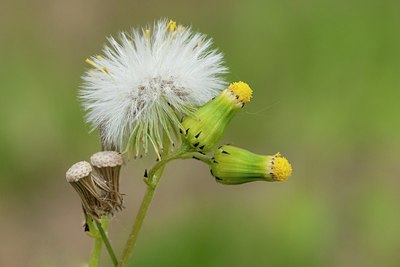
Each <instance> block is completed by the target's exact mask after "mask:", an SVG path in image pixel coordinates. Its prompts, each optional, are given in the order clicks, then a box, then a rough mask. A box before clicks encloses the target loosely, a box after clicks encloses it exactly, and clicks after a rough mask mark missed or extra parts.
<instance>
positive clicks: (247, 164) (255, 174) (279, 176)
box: [210, 145, 292, 184]
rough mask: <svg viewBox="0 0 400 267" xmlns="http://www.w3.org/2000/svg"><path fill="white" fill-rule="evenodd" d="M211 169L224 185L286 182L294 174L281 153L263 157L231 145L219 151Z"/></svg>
mask: <svg viewBox="0 0 400 267" xmlns="http://www.w3.org/2000/svg"><path fill="white" fill-rule="evenodd" d="M210 167H211V173H212V175H213V176H214V177H215V178H216V181H217V182H218V183H222V184H243V183H248V182H253V181H268V182H274V181H285V180H287V179H288V177H289V176H290V175H291V174H292V166H291V165H290V163H289V162H288V161H287V159H286V158H284V157H282V156H281V155H280V153H277V154H275V155H273V156H262V155H257V154H254V153H252V152H250V151H247V150H245V149H241V148H238V147H234V146H231V145H226V146H221V147H220V148H218V149H217V151H216V152H215V154H214V157H213V158H212V162H211V165H210Z"/></svg>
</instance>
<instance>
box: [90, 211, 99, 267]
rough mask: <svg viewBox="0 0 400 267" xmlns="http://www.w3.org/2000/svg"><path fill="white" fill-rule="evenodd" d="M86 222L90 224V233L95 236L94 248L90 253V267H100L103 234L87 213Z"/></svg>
mask: <svg viewBox="0 0 400 267" xmlns="http://www.w3.org/2000/svg"><path fill="white" fill-rule="evenodd" d="M86 223H87V224H88V226H89V235H90V236H92V237H93V239H94V244H93V248H92V252H91V253H90V259H89V267H98V266H99V261H100V255H101V248H102V245H103V241H102V240H101V236H100V235H99V233H98V231H97V230H96V228H95V226H94V224H93V220H92V218H90V216H89V215H86Z"/></svg>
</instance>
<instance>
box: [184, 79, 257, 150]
mask: <svg viewBox="0 0 400 267" xmlns="http://www.w3.org/2000/svg"><path fill="white" fill-rule="evenodd" d="M252 92H253V91H252V90H251V88H250V86H249V85H248V84H246V83H244V82H237V83H232V84H231V85H230V86H229V87H228V88H227V89H225V90H224V91H222V93H221V94H220V95H219V96H217V97H216V98H214V99H212V100H211V101H209V102H208V103H206V104H205V105H204V106H202V107H200V108H199V109H198V110H196V111H195V112H194V113H193V115H192V116H188V117H186V118H185V119H184V120H183V122H182V126H183V127H184V128H183V129H184V131H183V132H182V133H183V134H184V136H185V138H186V140H187V141H188V142H189V144H191V146H192V147H193V148H195V149H196V150H198V151H200V152H209V151H211V150H212V149H214V148H215V146H216V145H217V144H218V142H219V140H220V139H221V137H222V135H223V133H224V131H225V129H226V127H227V126H228V124H229V122H230V121H231V120H232V118H233V117H234V116H235V114H236V113H237V111H239V110H240V109H241V108H242V107H243V106H244V105H245V103H247V102H249V101H250V99H251V95H252Z"/></svg>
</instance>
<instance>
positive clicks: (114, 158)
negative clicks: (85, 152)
mask: <svg viewBox="0 0 400 267" xmlns="http://www.w3.org/2000/svg"><path fill="white" fill-rule="evenodd" d="M90 163H91V164H92V165H93V166H95V167H97V168H105V167H116V166H121V165H122V164H123V159H122V156H121V154H120V153H118V152H116V151H101V152H97V153H95V154H93V155H92V156H91V157H90Z"/></svg>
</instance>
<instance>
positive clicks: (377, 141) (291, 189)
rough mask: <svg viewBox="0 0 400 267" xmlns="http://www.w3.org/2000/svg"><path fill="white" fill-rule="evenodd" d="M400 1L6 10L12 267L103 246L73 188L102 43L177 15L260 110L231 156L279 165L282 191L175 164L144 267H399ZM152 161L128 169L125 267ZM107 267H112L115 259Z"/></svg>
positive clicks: (73, 259) (58, 261)
mask: <svg viewBox="0 0 400 267" xmlns="http://www.w3.org/2000/svg"><path fill="white" fill-rule="evenodd" d="M399 10H400V2H399V1H390V0H383V1H361V0H355V1H344V0H336V1H335V0H326V1H317V0H303V1H289V0H284V1H277V0H266V1H262V0H247V1H228V0H221V1H211V0H203V1H193V2H189V1H182V0H181V1H177V0H171V1H95V0H87V1H78V0H71V1H61V0H53V1H51V0H37V1H21V0H20V1H12V0H2V1H1V3H0V33H1V34H0V59H1V61H0V81H1V83H0V84H1V85H0V86H1V97H0V122H1V127H0V238H1V240H2V242H1V244H0V266H27V267H29V266H43V267H52V266H57V267H58V266H61V267H63V266H68V267H70V266H83V264H84V263H85V262H86V260H87V259H88V255H89V252H90V249H91V240H90V239H89V238H88V237H86V236H85V234H84V232H83V231H82V221H83V217H82V214H81V209H80V204H79V199H78V196H77V195H76V193H75V192H74V191H73V189H72V187H70V186H69V185H68V184H67V183H66V181H65V178H64V174H65V171H66V170H67V169H68V168H69V166H70V165H72V164H73V163H74V162H76V161H79V160H83V159H88V158H89V156H90V155H91V154H92V153H93V152H95V151H97V150H98V149H99V145H98V141H97V136H96V134H88V130H89V126H87V125H85V123H84V121H83V119H82V116H83V112H82V109H81V107H80V105H79V103H78V101H77V90H78V88H79V86H80V84H81V80H80V76H81V75H82V74H83V72H84V70H85V69H86V68H88V66H87V65H86V64H85V63H84V60H85V58H86V57H87V56H89V55H93V54H97V53H99V51H100V50H101V48H102V44H104V43H105V37H106V36H109V35H115V34H116V33H117V32H118V31H120V30H128V29H130V28H131V27H132V26H139V25H146V24H147V23H151V22H152V21H154V20H155V19H158V18H161V17H168V18H173V19H175V20H177V21H178V22H179V23H182V24H189V25H190V24H191V25H193V27H194V29H195V30H198V31H201V32H204V33H206V34H208V36H210V37H212V38H213V39H214V41H215V46H216V47H218V48H219V49H220V50H221V51H223V52H224V54H225V59H226V63H227V65H228V66H229V68H230V74H228V75H227V79H228V80H229V81H236V80H244V81H247V82H248V83H249V84H250V85H251V86H252V88H253V89H254V91H255V93H254V99H253V101H252V102H251V103H250V104H249V105H247V107H246V109H245V110H244V111H242V112H241V113H240V114H239V115H238V116H237V117H236V118H235V119H234V121H233V122H232V124H231V125H230V128H229V130H228V131H227V133H226V136H225V137H224V140H223V142H222V143H226V142H229V143H233V144H235V145H238V146H241V147H246V148H249V149H251V150H253V151H254V152H257V153H262V154H273V153H276V152H277V151H280V152H282V153H283V154H284V155H286V156H287V157H288V159H289V160H290V161H291V162H292V164H293V168H294V174H293V176H292V177H291V178H290V179H289V181H288V182H286V183H261V182H259V183H252V184H245V185H242V186H223V185H219V184H216V183H215V182H214V180H213V178H212V177H211V176H210V175H209V172H208V169H207V167H206V166H204V165H202V164H201V163H199V162H195V161H193V162H192V161H188V162H182V161H177V162H174V163H172V164H171V165H169V166H168V168H167V170H166V175H165V177H164V178H163V180H162V182H161V184H160V187H159V189H158V192H157V194H156V198H155V200H154V203H153V206H152V207H151V210H150V213H149V214H148V217H147V220H146V222H145V225H144V228H143V232H142V233H141V235H140V238H139V242H138V244H137V250H136V251H135V260H134V262H136V265H135V266H399V265H400V254H399V253H398V252H399V249H400V229H399V228H400V209H399V203H400V194H399V192H400V181H399V180H400V179H399V178H400V177H399V176H400V164H399V161H398V154H399V152H400V134H399V130H400V123H399V114H400V108H399V104H398V102H399V100H400V73H399V71H400V16H399ZM152 163H153V161H152V160H151V159H142V160H137V161H131V162H129V164H128V165H127V167H126V168H125V169H124V170H123V176H122V178H121V183H122V186H123V187H122V191H123V192H124V193H125V194H126V198H125V199H126V202H125V203H126V209H125V210H124V211H123V212H122V213H120V214H118V215H117V216H116V217H115V218H114V219H113V221H112V226H111V230H110V235H111V241H112V243H113V244H115V249H116V250H117V252H118V254H119V253H120V251H121V249H122V245H123V243H124V242H125V238H126V236H127V234H128V232H129V229H130V225H131V222H132V221H133V218H134V216H135V214H136V210H137V207H138V205H139V201H140V200H141V197H142V196H143V193H144V189H145V188H144V185H143V182H142V175H143V170H144V168H146V167H149V166H151V164H152ZM103 266H111V263H110V261H109V260H108V259H107V255H106V254H104V255H103Z"/></svg>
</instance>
